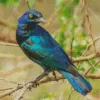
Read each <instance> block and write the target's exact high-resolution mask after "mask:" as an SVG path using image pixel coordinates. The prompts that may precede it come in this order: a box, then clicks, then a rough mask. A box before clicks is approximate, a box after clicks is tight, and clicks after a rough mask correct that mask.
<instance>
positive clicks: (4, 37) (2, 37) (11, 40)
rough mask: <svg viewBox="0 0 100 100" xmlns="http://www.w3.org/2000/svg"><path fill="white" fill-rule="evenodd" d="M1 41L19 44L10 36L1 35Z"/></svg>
mask: <svg viewBox="0 0 100 100" xmlns="http://www.w3.org/2000/svg"><path fill="white" fill-rule="evenodd" d="M0 41H3V42H8V43H14V44H17V42H16V39H15V38H14V37H12V36H10V35H9V34H6V35H0Z"/></svg>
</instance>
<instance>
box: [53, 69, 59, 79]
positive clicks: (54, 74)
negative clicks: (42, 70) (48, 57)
mask: <svg viewBox="0 0 100 100" xmlns="http://www.w3.org/2000/svg"><path fill="white" fill-rule="evenodd" d="M52 74H53V76H54V78H55V80H56V81H58V80H57V76H56V73H55V70H54V69H52Z"/></svg>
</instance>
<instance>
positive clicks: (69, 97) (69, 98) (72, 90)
mask: <svg viewBox="0 0 100 100" xmlns="http://www.w3.org/2000/svg"><path fill="white" fill-rule="evenodd" d="M73 92H74V89H73V88H72V87H71V91H70V93H69V96H68V99H67V100H71V95H72V93H73Z"/></svg>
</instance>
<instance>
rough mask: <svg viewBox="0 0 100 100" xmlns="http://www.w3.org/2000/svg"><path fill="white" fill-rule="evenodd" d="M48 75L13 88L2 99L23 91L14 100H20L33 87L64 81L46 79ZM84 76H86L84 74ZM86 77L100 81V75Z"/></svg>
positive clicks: (58, 78)
mask: <svg viewBox="0 0 100 100" xmlns="http://www.w3.org/2000/svg"><path fill="white" fill-rule="evenodd" d="M48 73H50V72H44V73H42V74H41V75H39V76H38V77H37V78H36V79H32V80H30V81H29V82H27V83H25V84H23V85H20V86H17V87H16V88H13V89H12V90H9V91H7V92H5V93H2V94H0V99H1V98H3V97H5V96H7V95H11V94H12V93H14V92H16V91H18V90H20V89H22V90H21V92H20V95H18V96H17V97H16V98H15V99H14V100H20V99H21V98H22V97H23V95H24V94H25V92H26V91H27V90H28V89H29V90H30V89H31V88H32V87H34V86H37V84H39V85H40V84H43V83H47V82H51V81H58V80H61V79H64V77H63V76H57V77H56V80H55V77H53V76H52V77H49V78H44V77H45V76H46V75H47V74H48ZM82 75H84V74H82ZM85 77H87V78H91V79H100V75H93V74H87V75H86V76H85Z"/></svg>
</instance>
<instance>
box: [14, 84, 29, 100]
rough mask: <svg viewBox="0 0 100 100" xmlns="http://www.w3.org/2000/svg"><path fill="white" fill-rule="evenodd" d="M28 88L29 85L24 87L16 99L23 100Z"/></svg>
mask: <svg viewBox="0 0 100 100" xmlns="http://www.w3.org/2000/svg"><path fill="white" fill-rule="evenodd" d="M28 88H29V85H27V86H24V87H23V89H22V90H21V91H20V93H19V94H18V95H17V97H16V98H15V99H14V100H21V99H22V98H23V95H24V94H25V92H26V91H27V89H28Z"/></svg>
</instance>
